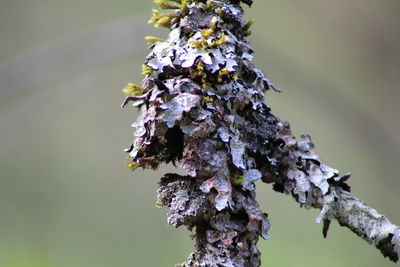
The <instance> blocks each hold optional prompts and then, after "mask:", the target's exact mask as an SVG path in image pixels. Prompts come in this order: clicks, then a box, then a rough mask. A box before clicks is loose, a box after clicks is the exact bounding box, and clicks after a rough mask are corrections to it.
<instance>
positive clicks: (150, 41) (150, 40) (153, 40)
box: [144, 36, 164, 45]
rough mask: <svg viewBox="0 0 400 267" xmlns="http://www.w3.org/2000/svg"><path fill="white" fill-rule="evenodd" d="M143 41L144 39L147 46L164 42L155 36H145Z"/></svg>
mask: <svg viewBox="0 0 400 267" xmlns="http://www.w3.org/2000/svg"><path fill="white" fill-rule="evenodd" d="M144 39H146V41H147V44H148V45H154V44H155V43H158V42H164V40H162V39H160V38H158V37H155V36H146V37H144Z"/></svg>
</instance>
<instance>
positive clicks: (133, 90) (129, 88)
mask: <svg viewBox="0 0 400 267" xmlns="http://www.w3.org/2000/svg"><path fill="white" fill-rule="evenodd" d="M122 92H124V94H126V95H130V96H139V95H141V94H142V93H143V88H142V87H141V86H139V85H137V84H134V83H128V84H127V85H126V86H125V88H124V89H122Z"/></svg>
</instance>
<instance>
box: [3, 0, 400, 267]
mask: <svg viewBox="0 0 400 267" xmlns="http://www.w3.org/2000/svg"><path fill="white" fill-rule="evenodd" d="M151 7H152V3H151V1H139V0H134V1H132V0H131V1H128V0H116V1H105V0H96V1H94V0H82V1H76V0H74V1H60V0H52V1H50V0H34V1H23V0H17V1H15V0H0V36H1V41H0V102H1V103H2V104H1V105H0V129H1V130H0V214H1V216H0V236H1V241H0V266H1V267H2V266H4V267H25V266H26V267H28V266H29V267H35V266H41V267H53V266H57V267H58V266H66V267H67V266H96V267H97V266H173V265H174V264H175V263H177V262H180V261H182V260H183V259H184V258H185V257H186V256H187V254H188V253H189V252H190V251H191V250H192V246H193V244H192V241H191V240H190V237H189V233H188V232H187V231H186V230H185V229H179V230H176V229H172V228H170V227H168V226H167V223H166V221H165V216H164V213H165V210H158V209H157V208H156V207H155V203H154V201H155V190H156V184H157V181H158V179H159V177H161V175H162V173H165V172H167V171H172V169H170V168H171V167H170V166H168V167H164V168H162V169H160V171H159V172H150V171H135V172H133V173H132V172H130V171H128V170H127V169H126V168H125V167H124V160H125V158H124V157H125V155H124V153H123V151H122V150H123V148H125V146H126V145H127V144H129V142H130V140H129V138H130V137H131V136H132V134H131V132H130V131H132V130H131V129H130V128H129V122H131V121H134V119H135V117H136V113H134V112H133V111H132V110H131V109H125V110H121V109H120V108H119V104H120V103H121V102H122V99H123V97H124V96H123V94H122V93H121V92H120V88H122V87H123V86H124V85H125V84H126V83H127V82H130V81H135V82H139V81H140V80H141V77H140V72H141V71H142V70H141V65H142V61H143V59H144V58H145V55H146V53H147V50H146V41H145V40H144V39H143V38H144V36H145V35H156V36H158V37H161V38H164V37H165V36H166V33H165V31H160V32H155V31H154V30H152V29H151V28H150V27H149V26H147V24H146V22H147V20H148V17H149V16H150V13H151V12H150V10H151ZM246 11H247V17H248V18H252V19H254V20H255V24H254V26H253V27H252V32H253V35H252V36H250V39H251V40H252V42H253V44H254V49H255V58H256V63H257V66H258V67H259V68H261V69H263V70H264V71H265V72H266V74H267V75H268V77H269V78H271V79H272V80H273V81H274V82H275V83H276V84H277V85H278V86H279V87H280V88H281V89H283V93H281V94H277V93H273V92H270V93H269V94H268V95H267V102H268V104H270V105H271V106H272V109H273V111H274V112H275V114H277V115H278V116H279V117H281V118H282V119H284V120H288V121H290V122H291V124H292V128H293V129H294V131H295V132H296V133H297V134H298V135H300V134H302V133H309V134H311V135H312V136H313V139H314V141H315V144H316V147H317V148H316V151H317V153H318V154H320V155H321V156H322V158H323V159H324V161H325V162H326V164H328V165H330V166H332V167H335V168H338V169H340V170H342V171H343V172H347V171H351V172H352V174H353V177H352V179H351V180H350V184H351V185H352V187H353V192H354V194H355V195H356V196H358V197H360V198H362V199H364V200H365V201H366V202H367V203H368V204H369V205H371V206H372V207H375V208H377V209H378V210H379V211H381V212H383V213H384V214H386V215H388V216H389V217H390V218H391V219H392V221H393V222H394V223H397V224H399V223H400V210H399V207H398V203H400V194H399V186H400V182H399V179H398V175H399V174H398V169H397V167H398V166H397V165H398V164H397V162H398V160H399V159H400V135H399V134H398V132H399V131H400V123H399V120H398V115H399V114H400V108H399V105H398V100H399V99H400V91H399V90H398V84H399V82H400V75H399V72H400V50H399V49H398V48H399V43H400V17H399V16H398V14H399V11H400V3H399V1H397V0H383V1H372V0H347V1H345V0H338V1H328V0H322V1H321V0H310V1H295V2H294V1H261V0H259V1H256V2H255V4H254V8H252V9H248V8H246ZM127 18H128V20H127V21H128V22H129V23H131V22H132V21H131V20H129V19H130V18H133V19H134V20H133V21H134V22H135V23H136V26H135V27H132V29H131V30H127V31H126V33H125V32H124V34H125V36H126V39H125V38H123V37H121V38H120V39H118V40H114V39H113V38H114V37H113V36H112V35H111V36H109V37H107V36H105V39H102V40H103V41H102V42H104V44H103V45H104V47H106V48H107V49H98V45H99V44H98V43H96V41H95V40H94V39H93V38H90V37H91V36H93V32H96V31H97V30H98V29H100V30H101V29H103V30H104V29H105V30H104V31H100V34H109V33H110V32H113V27H116V28H115V30H118V29H120V28H121V27H119V26H118V25H124V23H125V20H126V19H127ZM115 22H118V23H120V22H121V23H122V24H121V23H120V24H118V23H115ZM128 22H127V23H128ZM137 22H139V24H138V23H137ZM116 25H117V26H118V27H117V26H116ZM134 25H135V24H134ZM122 36H124V35H122ZM132 36H133V37H135V38H137V39H138V40H139V44H140V43H141V44H142V45H137V42H136V43H134V42H132V44H131V43H128V46H129V45H132V50H131V52H130V53H127V54H126V55H124V56H122V54H119V55H120V57H116V58H113V55H114V53H116V52H115V51H121V47H119V46H118V44H125V45H126V42H128V41H127V40H131V39H129V38H131V37H132ZM128 37H129V38H128ZM76 40H79V41H80V42H83V41H84V42H83V45H82V46H80V49H78V50H77V51H75V50H72V52H71V51H69V52H68V53H67V52H66V51H67V48H68V47H70V45H69V44H70V43H72V44H73V43H74V42H76ZM63 45H65V47H66V48H65V50H63V49H58V50H57V49H56V48H57V47H59V48H60V47H61V48H62V47H63ZM54 47H55V48H54ZM96 49H98V50H96ZM126 51H129V50H126ZM55 53H56V54H55ZM81 54H83V55H87V54H90V55H91V54H93V55H94V56H93V58H92V59H91V58H84V59H83V57H81V56H79V55H81ZM32 55H41V56H40V57H34V56H32ZM96 55H97V56H96ZM106 55H110V56H109V57H107V58H106V60H104V61H100V63H101V64H100V63H99V64H89V63H90V62H89V63H88V62H86V61H90V60H93V62H97V61H96V60H98V58H101V57H105V56H106ZM55 56H58V57H59V56H62V60H60V61H59V62H56V63H57V64H58V65H57V66H58V67H59V68H60V70H61V72H60V73H58V74H57V75H54V74H53V72H52V71H54V68H52V67H51V66H52V65H50V63H49V62H51V59H53V58H54V57H55ZM84 60H85V61H84ZM52 64H55V63H52ZM13 66H14V67H15V66H25V67H28V68H30V69H28V71H27V72H23V71H22V69H20V68H19V67H15V68H14V69H12V67H13ZM38 68H42V69H41V71H42V72H39V73H41V75H37V76H35V77H29V79H27V77H25V76H23V75H21V73H22V74H24V75H28V74H29V73H32V72H34V71H38ZM10 69H12V70H13V71H12V72H10V71H9V70H10ZM30 70H31V71H30ZM75 70H79V71H75ZM22 81H24V82H22ZM258 199H259V201H260V203H262V206H263V209H264V210H265V211H266V212H268V213H269V217H270V219H271V222H272V225H273V230H272V231H271V239H270V240H268V241H260V249H261V251H262V252H263V262H264V265H263V266H298V267H299V266H321V265H323V266H391V265H392V264H391V263H389V261H388V260H386V259H383V258H382V257H381V255H379V253H378V252H377V251H375V249H374V248H372V247H370V246H369V245H368V244H366V243H365V242H364V241H362V240H359V239H358V238H357V237H355V235H353V234H352V233H350V232H349V231H347V230H345V229H341V228H340V227H339V226H338V225H337V224H333V225H332V227H331V231H330V233H329V236H328V238H327V239H326V240H324V239H323V238H322V234H321V228H322V226H321V225H317V224H315V223H314V218H315V217H316V215H317V213H318V212H317V211H305V210H303V209H300V208H299V207H298V206H297V205H296V204H295V202H294V201H293V200H292V199H290V197H288V196H283V195H279V194H277V193H273V192H272V190H270V189H269V188H268V186H267V185H261V184H260V185H259V188H258Z"/></svg>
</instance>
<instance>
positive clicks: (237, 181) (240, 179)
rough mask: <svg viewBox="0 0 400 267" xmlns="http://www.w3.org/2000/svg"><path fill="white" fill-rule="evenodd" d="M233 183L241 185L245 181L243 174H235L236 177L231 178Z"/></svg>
mask: <svg viewBox="0 0 400 267" xmlns="http://www.w3.org/2000/svg"><path fill="white" fill-rule="evenodd" d="M231 182H232V184H236V185H241V184H243V182H244V176H243V175H235V176H234V177H232V178H231Z"/></svg>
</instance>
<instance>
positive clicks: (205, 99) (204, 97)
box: [203, 96, 214, 103]
mask: <svg viewBox="0 0 400 267" xmlns="http://www.w3.org/2000/svg"><path fill="white" fill-rule="evenodd" d="M203 100H204V101H205V102H208V103H211V102H213V101H214V99H213V98H212V97H211V96H203Z"/></svg>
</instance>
